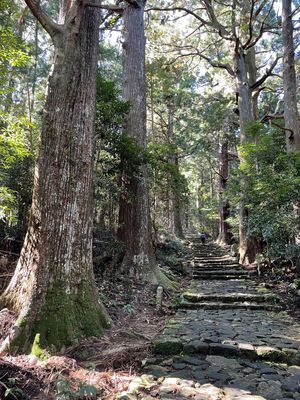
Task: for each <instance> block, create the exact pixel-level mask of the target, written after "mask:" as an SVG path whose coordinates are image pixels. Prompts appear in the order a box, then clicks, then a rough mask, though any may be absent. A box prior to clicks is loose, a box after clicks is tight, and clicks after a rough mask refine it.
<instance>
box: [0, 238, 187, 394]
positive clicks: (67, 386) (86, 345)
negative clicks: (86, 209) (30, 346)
mask: <svg viewBox="0 0 300 400" xmlns="http://www.w3.org/2000/svg"><path fill="white" fill-rule="evenodd" d="M173 244H174V243H173ZM161 245H162V244H161ZM160 247H165V244H164V243H163V245H162V246H160ZM167 247H168V245H167ZM171 247H172V246H171ZM179 247H180V249H179V251H178V244H176V243H175V251H174V249H172V248H171V249H170V248H167V249H166V253H167V258H168V257H169V258H170V259H171V260H172V259H173V260H174V261H175V264H176V261H178V260H180V262H181V260H182V255H183V254H182V249H183V247H182V244H181V245H180V244H179ZM176 253H177V254H176ZM161 258H162V259H163V258H164V255H161ZM4 260H5V261H7V260H8V261H9V262H4ZM161 261H162V260H161ZM15 264H16V263H15V260H14V257H12V258H9V259H7V257H6V258H4V257H3V260H2V263H0V293H1V292H2V291H3V290H4V288H5V287H6V285H7V284H8V282H9V279H10V278H11V276H12V274H13V271H14V268H15ZM177 267H178V265H177ZM168 272H169V273H170V270H169V271H168ZM95 276H96V282H97V286H98V289H99V293H100V297H101V300H102V301H103V303H104V304H105V306H106V309H107V311H108V313H109V315H110V317H111V318H112V320H113V327H112V328H111V329H110V330H108V331H106V332H105V334H104V335H103V336H102V337H101V338H91V339H89V340H83V341H82V342H80V344H79V345H77V346H74V347H70V348H68V349H66V351H64V352H62V353H60V354H57V355H56V356H52V357H50V358H49V359H48V360H47V361H40V360H38V359H37V357H35V356H32V355H20V356H3V357H1V358H0V399H1V400H2V399H7V400H10V399H17V400H20V399H22V400H27V399H28V400H29V399H30V400H79V399H95V398H97V399H98V398H101V399H112V398H114V396H115V395H116V393H120V392H122V391H123V390H125V389H126V388H127V386H128V384H129V382H130V381H131V380H132V379H133V378H134V377H135V376H136V375H137V374H138V373H139V372H140V370H141V367H142V363H143V360H144V359H146V358H148V357H150V356H151V341H152V339H153V338H154V336H156V335H157V334H158V333H159V332H160V331H161V330H162V329H163V327H164V325H165V323H166V320H167V319H169V318H170V316H171V315H173V314H174V313H175V311H174V308H173V302H174V301H175V299H176V297H177V295H178V293H171V292H166V291H165V292H164V296H163V301H162V307H161V309H160V311H157V310H156V286H153V285H146V284H141V283H140V282H136V281H135V280H133V279H128V278H127V277H126V276H123V275H118V274H116V271H115V270H111V271H108V272H107V273H103V270H102V269H101V268H96V269H95ZM173 276H174V275H173ZM189 280H190V278H189V277H188V276H181V277H180V286H181V287H180V291H181V290H182V289H183V288H184V287H186V286H187V284H188V282H189ZM14 320H15V316H14V315H13V314H12V313H11V312H9V311H8V310H6V309H4V310H2V311H0V342H1V338H5V337H6V334H7V333H8V331H9V329H10V328H11V326H12V325H13V323H14Z"/></svg>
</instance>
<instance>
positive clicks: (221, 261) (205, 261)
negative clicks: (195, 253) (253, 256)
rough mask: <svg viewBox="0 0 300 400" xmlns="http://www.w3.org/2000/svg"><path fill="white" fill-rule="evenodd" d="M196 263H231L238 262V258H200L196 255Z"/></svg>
mask: <svg viewBox="0 0 300 400" xmlns="http://www.w3.org/2000/svg"><path fill="white" fill-rule="evenodd" d="M193 261H194V263H198V264H203V265H205V264H219V265H228V264H229V265H231V264H238V262H237V261H236V260H233V259H230V260H219V259H218V260H216V259H211V260H208V259H200V258H196V257H194V260H193Z"/></svg>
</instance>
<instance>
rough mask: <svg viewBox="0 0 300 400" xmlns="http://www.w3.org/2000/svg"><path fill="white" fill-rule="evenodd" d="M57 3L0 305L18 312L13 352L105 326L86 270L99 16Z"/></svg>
mask: <svg viewBox="0 0 300 400" xmlns="http://www.w3.org/2000/svg"><path fill="white" fill-rule="evenodd" d="M28 3H30V2H28ZM62 3H63V4H61V7H62V9H61V14H60V21H61V22H62V23H63V25H62V26H63V28H62V30H61V31H60V32H57V34H56V36H55V40H54V44H55V60H54V65H53V71H52V74H51V76H50V77H49V83H48V93H47V98H46V104H45V108H44V114H43V123H42V132H41V145H40V154H39V159H38V162H37V166H36V171H35V181H34V192H33V203H32V209H31V217H30V222H29V228H28V231H27V235H26V238H25V243H24V245H23V248H22V251H21V256H20V259H19V262H18V265H17V268H16V271H15V274H14V276H13V278H12V280H11V282H10V284H9V287H8V288H7V290H6V292H5V293H4V295H3V297H2V299H1V302H2V305H6V306H7V305H8V306H9V307H10V308H12V309H13V310H14V311H15V312H17V313H18V314H19V317H18V319H17V322H16V326H15V333H14V335H13V337H11V338H10V339H9V342H10V343H8V342H6V345H8V344H9V346H10V349H14V350H17V351H19V352H28V351H29V350H30V348H31V346H32V343H33V342H34V340H35V338H36V335H39V339H40V345H41V346H43V347H47V348H48V349H50V348H51V349H52V350H60V349H61V348H63V347H64V346H67V345H71V344H72V343H74V342H75V341H76V340H78V338H80V337H82V336H98V335H99V334H100V333H101V332H102V329H103V328H104V327H106V326H108V324H109V322H110V321H109V318H108V316H107V314H106V312H105V310H104V308H103V306H102V304H101V303H100V302H99V298H98V293H97V289H96V286H95V281H94V276H93V269H92V224H93V196H92V193H93V192H92V170H93V136H94V115H95V98H96V72H97V60H98V28H99V22H100V21H99V18H100V14H99V11H98V10H97V9H94V8H93V9H92V8H83V7H82V6H81V3H80V2H78V3H77V2H74V4H73V8H72V7H71V9H70V8H68V7H63V6H64V5H66V3H68V4H70V2H65V3H64V2H62ZM74 5H77V8H76V13H74V11H75V10H74ZM70 11H72V12H73V17H74V18H73V19H71V20H70V18H69V12H70ZM46 22H47V24H48V23H49V21H48V20H46ZM45 26H47V25H45ZM5 347H7V346H5V345H4V348H5Z"/></svg>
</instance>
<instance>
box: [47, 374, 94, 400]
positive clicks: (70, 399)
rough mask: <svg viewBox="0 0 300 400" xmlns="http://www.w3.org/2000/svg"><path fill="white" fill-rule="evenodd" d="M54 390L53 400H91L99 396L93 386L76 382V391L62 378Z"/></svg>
mask: <svg viewBox="0 0 300 400" xmlns="http://www.w3.org/2000/svg"><path fill="white" fill-rule="evenodd" d="M56 388H57V393H56V396H55V400H82V399H86V400H93V399H96V398H97V395H99V394H100V392H99V390H98V389H97V388H96V387H95V386H93V385H90V384H87V383H82V382H78V389H77V390H76V389H74V388H73V387H72V386H71V384H70V382H69V381H67V380H66V379H64V378H62V379H59V380H58V381H57V383H56Z"/></svg>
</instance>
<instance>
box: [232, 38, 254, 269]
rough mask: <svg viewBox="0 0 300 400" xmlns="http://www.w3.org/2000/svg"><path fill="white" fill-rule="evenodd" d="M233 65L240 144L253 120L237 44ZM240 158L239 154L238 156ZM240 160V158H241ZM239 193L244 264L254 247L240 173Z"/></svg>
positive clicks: (245, 140)
mask: <svg viewBox="0 0 300 400" xmlns="http://www.w3.org/2000/svg"><path fill="white" fill-rule="evenodd" d="M234 67H235V78H236V91H237V93H238V109H239V119H240V143H241V145H244V144H247V143H249V142H250V141H251V140H252V139H251V138H249V133H248V132H247V127H248V126H249V124H250V123H251V122H254V115H253V104H252V91H251V88H250V82H249V68H248V65H247V62H246V56H245V54H244V52H243V50H242V49H241V48H240V47H238V46H237V48H236V50H235V54H234ZM240 158H241V156H240ZM241 161H242V159H241ZM240 186H241V194H240V216H239V239H240V246H239V255H240V263H241V264H245V263H248V262H250V263H251V262H252V261H254V258H255V249H254V246H253V238H251V237H250V235H249V233H248V232H247V219H248V210H247V187H248V180H247V176H245V175H244V174H242V175H241V181H240Z"/></svg>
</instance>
